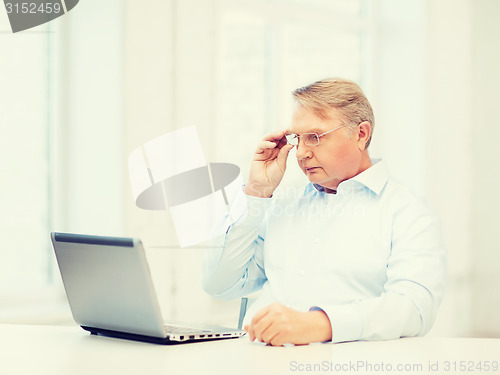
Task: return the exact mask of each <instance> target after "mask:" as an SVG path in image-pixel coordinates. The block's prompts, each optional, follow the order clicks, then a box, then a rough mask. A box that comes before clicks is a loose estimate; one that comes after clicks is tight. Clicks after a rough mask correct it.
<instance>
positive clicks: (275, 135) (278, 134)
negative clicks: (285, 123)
mask: <svg viewBox="0 0 500 375" xmlns="http://www.w3.org/2000/svg"><path fill="white" fill-rule="evenodd" d="M286 133H287V130H286V129H282V130H276V131H274V132H272V133H269V134H266V135H265V136H264V138H262V140H263V141H280V140H282V139H283V138H284V137H285V134H286ZM285 139H286V138H285Z"/></svg>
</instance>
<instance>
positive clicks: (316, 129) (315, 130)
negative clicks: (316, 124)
mask: <svg viewBox="0 0 500 375" xmlns="http://www.w3.org/2000/svg"><path fill="white" fill-rule="evenodd" d="M292 133H293V132H292ZM306 133H316V134H321V133H324V131H323V130H321V129H319V128H313V129H309V130H307V131H305V132H303V133H300V134H306ZM294 134H298V135H300V134H299V133H294Z"/></svg>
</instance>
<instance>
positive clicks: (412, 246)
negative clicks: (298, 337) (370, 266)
mask: <svg viewBox="0 0 500 375" xmlns="http://www.w3.org/2000/svg"><path fill="white" fill-rule="evenodd" d="M422 204H423V203H422V202H414V203H413V204H411V205H409V206H408V207H405V208H402V209H400V210H398V211H397V212H396V213H395V215H394V222H393V236H392V247H391V254H390V257H389V259H388V262H387V282H386V283H385V285H384V293H383V294H382V295H381V296H378V297H374V298H368V299H365V300H358V301H354V302H352V303H349V304H346V305H334V306H319V307H318V306H314V307H312V308H311V310H323V311H324V312H325V313H326V314H327V315H328V317H329V319H330V323H331V325H332V341H333V342H343V341H355V340H384V339H394V338H399V337H407V336H419V335H424V334H425V333H427V332H428V331H429V330H430V328H431V327H432V325H433V323H434V320H435V318H436V315H437V310H438V307H439V304H440V303H441V300H442V298H443V296H444V291H445V281H446V269H447V266H446V264H447V260H446V250H445V246H444V243H443V239H442V233H441V225H440V223H439V220H438V218H437V217H436V215H435V214H434V213H433V212H431V211H430V210H429V209H428V208H426V207H425V206H422Z"/></svg>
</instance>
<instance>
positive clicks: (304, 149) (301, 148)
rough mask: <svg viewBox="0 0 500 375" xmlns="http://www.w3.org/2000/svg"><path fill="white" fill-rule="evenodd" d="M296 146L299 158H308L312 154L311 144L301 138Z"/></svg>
mask: <svg viewBox="0 0 500 375" xmlns="http://www.w3.org/2000/svg"><path fill="white" fill-rule="evenodd" d="M296 147H297V152H296V154H295V156H296V157H297V160H302V159H308V158H310V157H311V156H312V151H311V149H310V146H308V145H306V144H305V143H304V142H303V141H302V140H299V143H298V144H297V146H296Z"/></svg>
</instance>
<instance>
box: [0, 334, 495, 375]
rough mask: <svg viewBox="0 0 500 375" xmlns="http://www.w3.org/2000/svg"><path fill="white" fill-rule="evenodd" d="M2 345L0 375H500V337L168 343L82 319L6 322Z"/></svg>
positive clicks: (0, 348)
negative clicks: (93, 328) (94, 331)
mask: <svg viewBox="0 0 500 375" xmlns="http://www.w3.org/2000/svg"><path fill="white" fill-rule="evenodd" d="M0 350H1V351H0V353H1V354H0V374H8V375H11V374H37V375H38V374H51V375H57V374H64V375H68V374H71V375H77V374H107V375H109V374H120V375H126V374H203V373H205V374H312V373H323V374H328V373H329V374H333V373H371V374H377V373H381V374H383V373H387V372H391V373H393V374H396V373H400V374H411V373H413V374H417V373H418V374H426V373H429V374H437V373H439V374H443V373H447V374H452V373H456V374H471V373H475V374H498V375H500V369H497V370H496V371H494V370H493V368H492V366H493V361H500V339H476V338H474V339H473V338H431V337H417V338H404V339H399V340H388V341H371V342H350V343H341V344H312V345H305V346H290V347H271V346H265V345H263V344H261V343H252V342H250V340H248V338H247V337H243V338H240V339H232V340H221V341H212V342H202V343H194V344H183V345H173V346H163V345H155V344H148V343H141V342H135V341H128V340H121V339H113V338H108V337H102V336H91V335H90V334H88V333H87V332H85V331H83V330H82V329H81V328H80V327H78V326H28V325H9V324H4V325H0ZM436 366H437V367H436ZM471 366H473V367H474V371H471V369H472V367H471ZM488 367H489V370H486V369H487V368H488ZM479 368H481V370H479Z"/></svg>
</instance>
